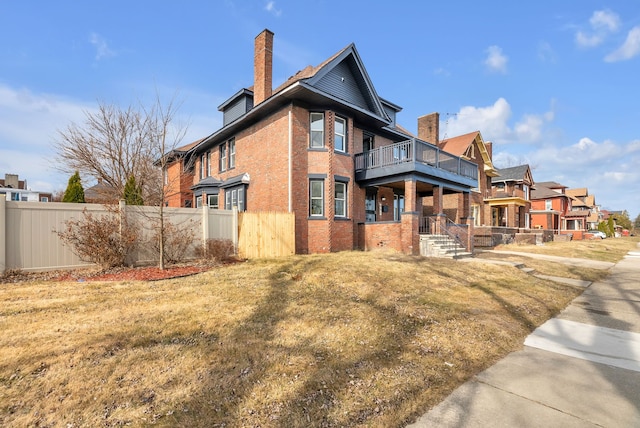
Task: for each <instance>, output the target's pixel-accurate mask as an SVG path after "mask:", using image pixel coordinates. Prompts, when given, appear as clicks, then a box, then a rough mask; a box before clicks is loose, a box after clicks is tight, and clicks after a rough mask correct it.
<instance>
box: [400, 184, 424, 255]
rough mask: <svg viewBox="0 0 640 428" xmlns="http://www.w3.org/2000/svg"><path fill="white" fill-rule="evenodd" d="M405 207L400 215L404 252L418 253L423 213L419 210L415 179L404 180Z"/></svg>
mask: <svg viewBox="0 0 640 428" xmlns="http://www.w3.org/2000/svg"><path fill="white" fill-rule="evenodd" d="M404 209H405V210H404V212H403V213H402V214H401V215H400V222H401V234H402V236H401V242H402V252H403V253H405V254H414V255H417V254H420V234H419V233H418V226H419V224H420V215H421V213H419V212H418V193H417V191H416V182H415V180H406V181H405V182H404Z"/></svg>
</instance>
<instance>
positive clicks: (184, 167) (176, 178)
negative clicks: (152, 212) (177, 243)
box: [156, 139, 202, 208]
mask: <svg viewBox="0 0 640 428" xmlns="http://www.w3.org/2000/svg"><path fill="white" fill-rule="evenodd" d="M201 141H202V139H200V140H197V141H194V142H192V143H189V144H187V145H184V146H181V147H177V148H175V149H173V150H171V151H170V152H169V153H167V154H166V155H165V156H166V158H165V159H166V163H167V168H166V171H165V172H164V173H163V180H164V203H165V205H166V206H168V207H176V208H191V207H192V206H193V190H192V189H191V187H192V186H193V180H194V178H195V176H196V174H195V168H194V164H193V163H194V162H193V159H192V158H191V156H187V153H188V151H189V150H191V149H192V148H194V147H195V146H196V145H197V144H198V143H200V142H201ZM159 165H160V162H159V161H158V162H156V166H159Z"/></svg>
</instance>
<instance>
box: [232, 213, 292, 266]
mask: <svg viewBox="0 0 640 428" xmlns="http://www.w3.org/2000/svg"><path fill="white" fill-rule="evenodd" d="M295 252H296V232H295V214H293V213H281V212H242V213H239V215H238V255H239V256H240V257H243V258H248V259H251V258H264V257H279V256H288V255H291V254H294V253H295Z"/></svg>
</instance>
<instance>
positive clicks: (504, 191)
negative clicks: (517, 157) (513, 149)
mask: <svg viewBox="0 0 640 428" xmlns="http://www.w3.org/2000/svg"><path fill="white" fill-rule="evenodd" d="M498 174H499V175H498V176H494V177H492V178H491V194H490V196H489V197H487V199H485V203H486V205H487V207H488V208H489V210H490V211H491V226H498V227H510V228H519V229H520V228H521V229H528V228H529V227H530V226H531V218H530V211H531V190H532V189H533V187H534V182H533V175H532V174H531V168H529V165H519V166H514V167H510V168H502V169H499V170H498Z"/></svg>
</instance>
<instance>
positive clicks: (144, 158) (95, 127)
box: [55, 92, 187, 269]
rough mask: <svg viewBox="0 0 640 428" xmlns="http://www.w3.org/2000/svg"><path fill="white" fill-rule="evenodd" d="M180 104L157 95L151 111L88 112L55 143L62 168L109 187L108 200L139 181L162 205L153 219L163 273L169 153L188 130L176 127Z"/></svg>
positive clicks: (102, 108)
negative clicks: (80, 121) (81, 122)
mask: <svg viewBox="0 0 640 428" xmlns="http://www.w3.org/2000/svg"><path fill="white" fill-rule="evenodd" d="M180 105H181V103H178V102H176V98H175V96H174V97H173V98H172V99H171V101H169V102H168V103H166V104H163V103H162V101H161V99H160V96H159V95H158V94H157V92H156V98H155V100H154V102H153V104H151V105H150V106H147V107H145V106H144V105H143V104H142V103H139V106H138V107H133V106H129V107H128V108H126V109H121V108H119V107H117V106H114V105H107V104H104V103H101V104H100V105H99V107H98V110H97V111H96V112H91V111H85V115H86V120H85V122H84V123H83V124H76V123H71V124H70V125H69V126H68V127H67V129H66V130H64V131H60V132H59V139H58V140H57V141H56V143H55V148H56V152H57V160H58V169H60V170H61V171H80V173H81V174H82V175H85V176H90V177H93V178H96V179H99V180H101V181H102V182H103V183H106V184H107V186H103V188H104V189H105V192H107V193H106V194H105V195H103V196H105V198H106V199H107V200H112V201H116V200H119V199H122V198H123V196H124V190H125V186H126V183H127V180H133V181H134V182H135V183H136V185H137V186H139V187H140V189H141V190H142V199H143V200H144V203H145V205H153V206H157V207H158V210H157V212H156V213H155V214H153V215H152V216H149V217H150V220H151V221H152V223H153V224H154V226H153V229H154V231H153V232H154V233H153V236H156V237H157V239H158V240H159V242H158V243H157V246H156V245H155V244H154V247H155V248H159V253H160V254H159V264H160V268H162V269H164V262H165V248H164V245H165V242H166V236H165V235H166V232H167V229H168V228H167V225H166V224H165V216H164V203H165V199H166V198H165V196H166V195H165V192H166V187H165V182H164V180H163V177H164V175H165V174H166V170H167V166H168V165H169V162H170V161H171V158H170V157H169V156H168V155H167V153H170V152H172V151H173V150H174V149H175V147H176V146H177V145H178V144H179V143H180V142H181V141H182V139H183V138H184V136H185V134H186V132H187V127H186V126H182V125H180V124H179V123H176V119H177V113H178V110H179V107H180ZM132 177H133V178H132ZM151 217H152V218H151ZM169 226H171V225H169ZM169 229H171V230H173V229H175V228H173V229H172V228H171V227H169ZM154 239H155V238H154Z"/></svg>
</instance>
